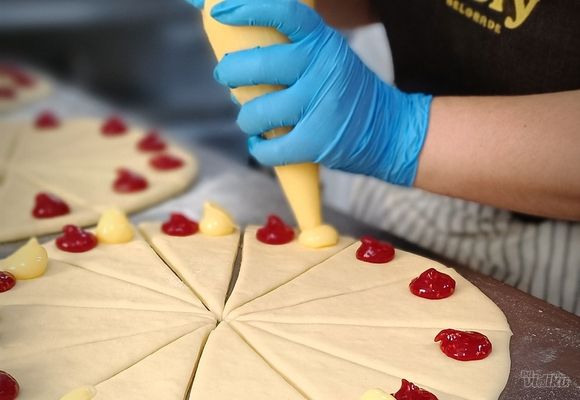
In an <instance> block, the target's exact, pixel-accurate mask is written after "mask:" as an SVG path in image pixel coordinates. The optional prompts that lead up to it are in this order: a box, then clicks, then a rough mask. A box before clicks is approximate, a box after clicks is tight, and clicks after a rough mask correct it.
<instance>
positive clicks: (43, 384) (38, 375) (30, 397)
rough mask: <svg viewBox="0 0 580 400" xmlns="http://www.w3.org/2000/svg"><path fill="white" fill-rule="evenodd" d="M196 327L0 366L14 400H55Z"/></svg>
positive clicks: (103, 378)
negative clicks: (13, 387) (14, 388)
mask: <svg viewBox="0 0 580 400" xmlns="http://www.w3.org/2000/svg"><path fill="white" fill-rule="evenodd" d="M197 327H198V326H197V324H190V325H184V326H181V327H176V328H170V329H165V330H161V331H155V332H147V333H143V334H139V335H134V336H128V337H123V338H118V339H111V340H106V341H97V342H93V343H85V344H83V345H79V346H72V347H66V348H62V349H55V350H51V351H46V352H42V353H40V354H34V355H31V356H27V357H17V358H13V359H10V360H4V359H2V357H1V356H0V364H1V365H2V368H3V369H5V370H6V371H10V374H11V375H12V376H14V378H15V379H16V380H17V381H18V383H19V384H20V389H21V392H20V396H19V397H18V400H39V399H51V400H52V399H59V398H60V397H61V396H64V395H65V394H67V393H69V392H70V391H71V390H73V389H75V388H77V387H80V386H86V385H92V386H94V385H97V384H98V383H100V382H103V381H106V380H107V379H110V378H111V377H113V376H115V375H117V374H119V373H120V372H122V371H124V370H126V369H128V368H130V367H131V366H133V365H135V364H136V363H139V362H140V361H141V360H143V359H145V358H146V357H147V356H149V355H150V354H152V353H154V352H156V351H157V350H159V349H161V348H163V347H164V346H166V345H167V344H169V343H172V342H174V341H175V340H176V339H178V338H180V337H182V336H184V335H186V334H188V333H190V332H192V331H193V330H195V329H196V328H197ZM192 351H195V349H192ZM160 367H163V368H165V367H167V366H166V365H163V366H160ZM116 398H119V399H120V398H123V395H122V394H121V395H119V396H117V397H116Z"/></svg>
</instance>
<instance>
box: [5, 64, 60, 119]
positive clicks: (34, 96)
mask: <svg viewBox="0 0 580 400" xmlns="http://www.w3.org/2000/svg"><path fill="white" fill-rule="evenodd" d="M25 72H26V73H28V74H30V75H31V76H32V77H33V78H34V79H35V84H34V85H32V86H29V87H27V86H18V85H17V83H16V82H14V81H13V80H12V79H11V78H10V77H9V76H8V75H5V74H4V73H3V72H0V84H1V85H0V86H2V87H8V88H12V89H13V90H14V91H15V94H16V95H15V96H14V97H13V98H2V97H0V114H2V113H8V112H12V111H15V110H18V109H19V108H22V107H23V106H25V105H27V104H30V103H33V102H35V101H37V100H41V99H43V98H45V97H46V96H48V95H49V94H50V92H51V90H52V85H51V84H50V82H48V81H47V80H46V79H44V78H42V77H41V76H38V75H37V74H35V73H33V72H31V71H25Z"/></svg>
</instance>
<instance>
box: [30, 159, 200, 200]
mask: <svg viewBox="0 0 580 400" xmlns="http://www.w3.org/2000/svg"><path fill="white" fill-rule="evenodd" d="M117 169H118V167H117V166H113V165H111V166H110V167H109V168H88V167H87V168H74V169H69V168H57V167H54V168H50V169H46V168H43V167H41V166H34V167H30V168H27V169H26V170H21V171H18V175H20V176H22V177H24V178H26V179H28V180H30V181H32V182H35V183H37V184H44V185H46V187H47V188H48V189H49V190H50V191H51V192H53V193H55V194H56V195H58V196H61V197H66V198H72V199H74V200H75V201H77V202H79V203H82V204H85V205H87V206H91V207H92V208H94V209H95V210H99V211H102V210H104V209H106V208H110V207H112V206H116V207H119V208H121V209H123V210H125V211H126V212H132V211H136V210H139V209H141V208H143V207H144V205H146V204H153V203H157V202H159V201H161V200H163V199H164V198H167V197H169V195H170V194H176V193H179V192H181V191H182V190H183V189H185V187H186V186H187V184H188V183H189V182H190V179H188V178H184V179H183V180H182V181H180V180H178V179H169V177H170V176H171V174H173V172H167V173H163V174H161V173H155V172H151V171H139V173H140V174H141V175H143V176H144V177H145V178H146V179H147V181H148V183H149V186H148V187H147V188H146V189H145V190H143V191H139V192H135V193H117V192H115V191H114V190H113V183H114V181H115V179H116V178H117V172H116V171H117Z"/></svg>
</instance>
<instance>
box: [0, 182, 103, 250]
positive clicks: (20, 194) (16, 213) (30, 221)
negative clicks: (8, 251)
mask: <svg viewBox="0 0 580 400" xmlns="http://www.w3.org/2000/svg"><path fill="white" fill-rule="evenodd" d="M40 192H50V190H49V189H48V187H46V186H43V185H40V184H37V183H33V182H30V181H28V180H27V179H24V178H20V177H18V176H16V175H13V174H11V175H7V176H6V179H5V180H4V181H3V182H2V183H1V184H0V204H1V205H2V206H1V207H0V221H2V222H1V224H0V242H4V241H9V240H12V239H14V238H19V237H29V236H35V235H43V234H47V233H50V232H54V231H55V227H59V228H58V229H60V228H62V227H63V226H64V225H67V224H72V223H74V224H79V225H85V224H90V223H92V222H93V221H95V220H97V219H98V218H99V213H98V212H96V211H94V210H93V209H91V208H90V207H87V206H85V205H84V204H81V203H79V202H77V201H75V200H73V199H71V198H68V197H61V199H62V200H64V201H65V202H66V203H67V204H68V206H69V208H70V214H66V215H63V216H59V217H54V218H44V219H38V218H34V217H33V216H32V210H33V208H34V198H35V196H36V195H37V194H38V193H40Z"/></svg>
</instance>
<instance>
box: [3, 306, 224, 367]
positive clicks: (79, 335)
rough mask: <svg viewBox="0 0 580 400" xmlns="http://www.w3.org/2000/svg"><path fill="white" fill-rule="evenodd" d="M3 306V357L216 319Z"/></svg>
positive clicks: (147, 313)
mask: <svg viewBox="0 0 580 400" xmlns="http://www.w3.org/2000/svg"><path fill="white" fill-rule="evenodd" d="M0 310H1V315H2V319H0V332H2V342H1V344H0V352H1V354H2V358H3V359H10V358H15V357H25V356H27V355H30V354H35V353H36V354H38V353H42V352H45V351H50V350H54V349H58V348H64V347H70V346H77V345H82V344H84V343H91V342H98V341H105V340H112V339H115V338H121V337H126V336H132V335H137V334H141V333H145V332H151V331H159V330H162V329H167V328H173V327H179V326H183V325H186V324H190V323H194V322H197V323H199V326H205V325H207V324H210V323H213V321H212V319H210V317H209V316H200V315H197V314H192V313H181V312H170V311H144V310H122V309H104V308H82V307H62V306H43V305H28V306H2V307H0Z"/></svg>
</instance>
